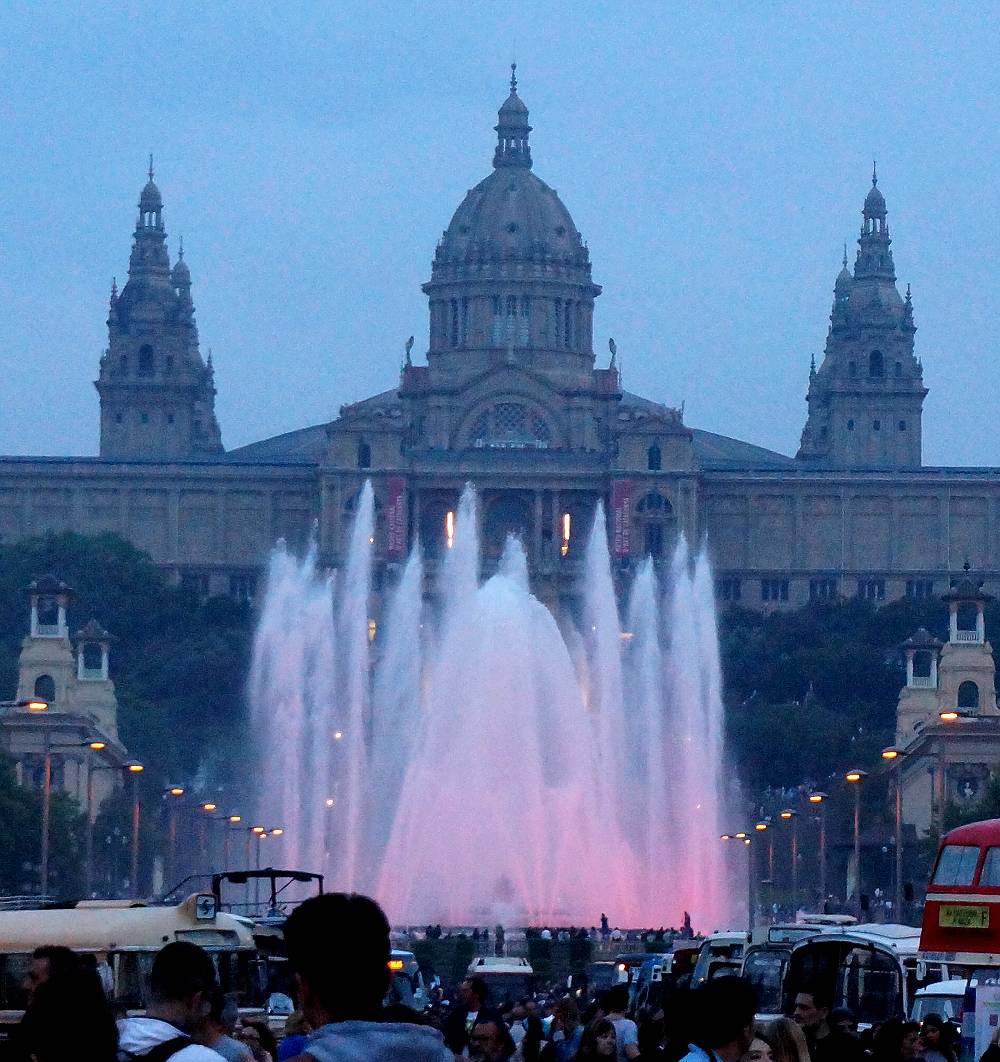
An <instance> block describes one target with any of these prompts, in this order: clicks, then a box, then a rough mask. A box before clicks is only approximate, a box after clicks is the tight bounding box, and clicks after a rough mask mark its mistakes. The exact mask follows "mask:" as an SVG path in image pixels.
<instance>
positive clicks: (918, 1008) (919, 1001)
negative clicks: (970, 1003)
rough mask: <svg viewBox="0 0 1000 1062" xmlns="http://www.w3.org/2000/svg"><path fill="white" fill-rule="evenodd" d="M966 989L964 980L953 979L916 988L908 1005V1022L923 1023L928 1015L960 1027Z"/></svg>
mask: <svg viewBox="0 0 1000 1062" xmlns="http://www.w3.org/2000/svg"><path fill="white" fill-rule="evenodd" d="M968 987H969V982H968V980H966V979H965V978H953V979H952V980H950V981H938V982H937V983H936V984H933V985H926V986H925V987H924V988H918V989H917V991H916V992H915V993H914V994H913V1002H912V1003H911V1004H910V1021H923V1020H924V1018H926V1017H927V1015H928V1014H939V1015H940V1016H941V1017H942V1018H944V1019H945V1020H946V1021H951V1022H954V1023H955V1024H956V1025H961V1024H962V1013H963V1011H964V1006H963V1004H964V1002H965V990H966V989H967V988H968Z"/></svg>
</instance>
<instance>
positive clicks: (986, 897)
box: [920, 819, 1000, 967]
mask: <svg viewBox="0 0 1000 1062" xmlns="http://www.w3.org/2000/svg"><path fill="white" fill-rule="evenodd" d="M920 951H921V952H929V953H933V954H934V956H935V958H938V957H940V958H941V959H942V960H943V961H946V962H948V963H949V965H953V964H958V965H963V966H969V967H982V966H1000V819H988V820H986V821H985V822H972V823H969V824H968V825H967V826H959V827H957V828H956V829H954V830H949V832H948V833H946V834H945V835H944V836H943V837H942V838H941V844H940V847H939V849H938V854H937V860H936V862H935V864H934V873H933V874H932V875H931V880H930V884H929V885H928V886H927V900H926V903H925V905H924V919H923V924H922V926H921V928H920Z"/></svg>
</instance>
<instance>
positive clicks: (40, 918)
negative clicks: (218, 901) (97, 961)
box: [0, 894, 254, 954]
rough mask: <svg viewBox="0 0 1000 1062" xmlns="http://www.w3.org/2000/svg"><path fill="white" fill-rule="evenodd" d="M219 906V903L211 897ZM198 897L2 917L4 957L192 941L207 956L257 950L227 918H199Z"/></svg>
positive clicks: (156, 947)
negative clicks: (50, 949) (59, 948)
mask: <svg viewBox="0 0 1000 1062" xmlns="http://www.w3.org/2000/svg"><path fill="white" fill-rule="evenodd" d="M209 898H210V899H211V900H212V901H213V903H214V897H211V896H210V897H209ZM197 900H198V895H197V894H196V895H194V896H189V897H188V898H187V899H186V900H185V901H184V902H183V903H180V904H178V905H177V906H176V907H146V906H142V905H136V904H132V905H130V906H128V907H118V906H109V905H103V904H101V905H97V904H83V905H80V906H78V907H65V908H56V909H38V910H32V911H0V954H19V953H25V952H31V951H34V949H35V948H38V947H42V946H43V945H48V944H62V945H65V946H66V947H67V948H72V949H73V951H81V952H96V951H159V949H160V948H162V947H163V945H164V944H169V943H170V942H171V941H173V940H189V941H191V942H192V943H195V944H200V945H201V946H202V947H203V948H207V949H208V950H210V951H212V950H215V951H217V950H220V949H224V950H227V951H229V950H235V949H241V950H253V948H254V939H253V934H252V933H251V931H250V929H249V928H248V927H247V926H246V925H245V924H244V923H243V922H242V921H240V920H239V919H237V918H234V917H233V916H232V915H229V914H225V913H223V912H216V913H215V915H214V917H212V918H203V919H199V918H197V917H196V916H195V906H196V902H197Z"/></svg>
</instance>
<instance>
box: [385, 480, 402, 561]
mask: <svg viewBox="0 0 1000 1062" xmlns="http://www.w3.org/2000/svg"><path fill="white" fill-rule="evenodd" d="M386 490H387V495H388V497H387V499H386V506H385V536H386V542H385V545H386V553H387V554H388V556H390V557H399V556H401V555H402V554H404V553H405V552H406V480H405V479H403V477H402V476H390V477H389V479H388V480H387V481H386Z"/></svg>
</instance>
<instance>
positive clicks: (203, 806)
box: [199, 800, 219, 811]
mask: <svg viewBox="0 0 1000 1062" xmlns="http://www.w3.org/2000/svg"><path fill="white" fill-rule="evenodd" d="M218 806H219V805H218V804H213V803H212V801H211V800H206V801H205V802H204V803H202V804H200V805H199V807H200V808H201V810H202V811H215V809H216V808H217V807H218Z"/></svg>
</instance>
